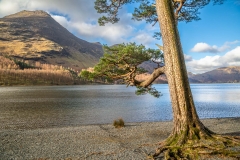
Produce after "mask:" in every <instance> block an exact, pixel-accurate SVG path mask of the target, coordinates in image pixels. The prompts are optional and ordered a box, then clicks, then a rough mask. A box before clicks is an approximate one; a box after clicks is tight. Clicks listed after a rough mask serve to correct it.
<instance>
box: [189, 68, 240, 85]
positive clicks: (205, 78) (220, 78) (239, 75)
mask: <svg viewBox="0 0 240 160" xmlns="http://www.w3.org/2000/svg"><path fill="white" fill-rule="evenodd" d="M189 81H190V82H193V83H239V82H240V66H230V67H222V68H218V69H215V70H212V71H209V72H206V73H202V74H197V75H191V76H189Z"/></svg>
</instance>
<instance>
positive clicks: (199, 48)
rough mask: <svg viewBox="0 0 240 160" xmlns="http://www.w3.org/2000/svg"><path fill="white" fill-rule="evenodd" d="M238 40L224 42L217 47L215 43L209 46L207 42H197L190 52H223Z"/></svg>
mask: <svg viewBox="0 0 240 160" xmlns="http://www.w3.org/2000/svg"><path fill="white" fill-rule="evenodd" d="M239 42H240V41H237V40H236V41H233V42H225V43H224V44H223V45H222V46H220V47H218V46H216V45H213V46H210V45H209V44H207V43H203V42H200V43H197V44H196V45H195V46H194V47H193V48H192V49H191V52H210V53H220V52H224V51H226V50H228V49H230V48H231V45H233V44H237V43H239Z"/></svg>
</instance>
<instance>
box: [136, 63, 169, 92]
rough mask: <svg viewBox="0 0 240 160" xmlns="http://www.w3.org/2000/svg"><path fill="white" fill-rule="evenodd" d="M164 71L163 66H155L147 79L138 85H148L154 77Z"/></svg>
mask: <svg viewBox="0 0 240 160" xmlns="http://www.w3.org/2000/svg"><path fill="white" fill-rule="evenodd" d="M164 73H165V67H160V68H157V69H155V70H154V71H153V73H152V74H151V75H150V77H149V78H148V79H147V80H145V81H143V82H141V83H140V84H138V85H139V86H141V87H144V88H146V87H148V86H150V85H151V84H152V83H153V82H154V80H155V79H157V78H158V77H159V76H160V75H162V74H164Z"/></svg>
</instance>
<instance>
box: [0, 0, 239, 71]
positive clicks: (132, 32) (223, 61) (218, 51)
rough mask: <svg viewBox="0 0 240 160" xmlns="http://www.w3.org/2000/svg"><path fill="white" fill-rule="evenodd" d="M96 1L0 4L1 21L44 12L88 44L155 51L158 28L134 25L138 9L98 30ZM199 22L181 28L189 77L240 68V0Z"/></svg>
mask: <svg viewBox="0 0 240 160" xmlns="http://www.w3.org/2000/svg"><path fill="white" fill-rule="evenodd" d="M94 1H95V0H0V17H4V16H6V15H9V14H14V13H16V12H19V11H22V10H30V11H34V10H43V11H46V12H48V13H49V14H50V15H51V16H52V17H53V18H54V19H55V20H56V21H57V22H58V23H60V24H61V25H62V26H64V27H65V28H67V29H68V30H69V31H70V32H71V33H73V34H74V35H75V36H77V37H79V38H81V39H83V40H86V41H88V42H100V43H101V44H107V45H114V44H119V43H129V42H136V43H137V44H143V45H145V46H146V47H147V48H157V47H156V45H155V44H162V41H161V40H156V39H154V38H153V33H154V32H158V31H159V25H158V24H156V25H155V26H152V24H148V23H145V22H144V21H134V20H132V14H131V12H132V11H133V8H134V7H137V6H138V5H133V4H132V5H128V6H125V7H123V8H122V9H121V10H120V12H119V17H120V21H119V22H118V23H116V24H106V25H105V26H99V25H98V22H97V21H98V18H99V17H100V16H101V15H100V14H98V13H97V12H96V11H95V9H94ZM200 18H201V20H199V21H194V22H189V23H185V22H180V23H179V24H178V29H179V33H180V38H181V43H182V48H183V52H184V56H185V62H186V66H187V70H188V72H192V73H195V74H199V73H204V72H207V71H210V70H213V69H216V68H220V67H228V66H240V0H225V3H224V4H222V5H213V4H209V5H207V6H205V7H204V8H203V9H201V10H200Z"/></svg>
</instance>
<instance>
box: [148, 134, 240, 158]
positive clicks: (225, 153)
mask: <svg viewBox="0 0 240 160" xmlns="http://www.w3.org/2000/svg"><path fill="white" fill-rule="evenodd" d="M188 133H189V132H188ZM162 153H164V159H166V160H175V159H176V160H180V159H181V160H182V159H187V160H196V159H202V158H201V157H202V156H222V157H231V158H235V159H240V137H232V136H225V135H217V134H202V135H201V136H200V135H198V134H197V135H195V136H193V134H192V135H191V137H189V136H188V135H187V134H184V133H183V134H180V135H171V136H170V137H169V138H168V139H167V140H165V141H164V142H162V143H160V147H159V148H158V149H157V150H156V153H155V154H153V155H151V157H152V159H161V158H160V155H162Z"/></svg>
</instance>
